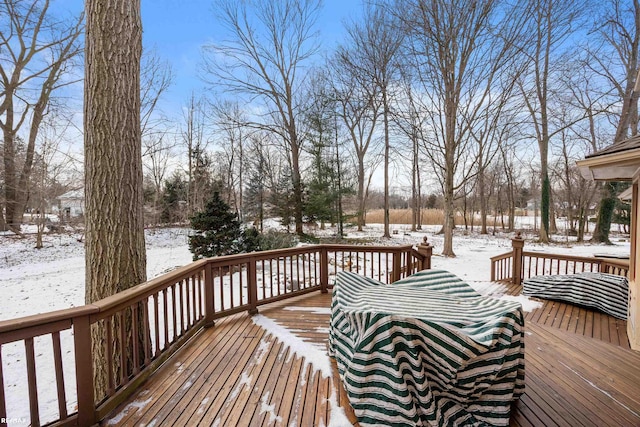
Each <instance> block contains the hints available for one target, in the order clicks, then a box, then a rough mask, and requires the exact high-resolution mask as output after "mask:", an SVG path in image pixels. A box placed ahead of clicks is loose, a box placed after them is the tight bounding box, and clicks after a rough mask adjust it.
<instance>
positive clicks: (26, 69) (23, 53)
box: [0, 0, 83, 232]
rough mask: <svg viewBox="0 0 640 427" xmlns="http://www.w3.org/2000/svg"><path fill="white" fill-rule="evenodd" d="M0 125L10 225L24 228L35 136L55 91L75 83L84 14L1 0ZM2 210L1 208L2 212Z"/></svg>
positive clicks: (21, 0)
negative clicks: (64, 17) (58, 15)
mask: <svg viewBox="0 0 640 427" xmlns="http://www.w3.org/2000/svg"><path fill="white" fill-rule="evenodd" d="M0 16H2V20H0V22H2V23H1V24H0V118H1V119H0V129H1V130H2V136H3V139H4V143H3V151H4V152H3V161H4V180H5V182H4V192H5V194H4V201H5V212H6V220H5V219H0V225H2V224H3V223H5V222H6V225H7V226H8V228H10V229H11V230H13V231H15V232H19V231H20V224H21V223H22V214H23V212H24V209H25V206H26V204H27V199H28V197H29V192H28V182H29V177H30V175H31V171H32V167H33V160H34V152H35V146H36V140H37V138H38V132H39V130H40V125H41V123H42V120H43V118H44V117H45V115H46V114H47V113H48V108H49V106H50V102H51V99H52V96H53V94H54V92H56V91H57V90H58V89H60V88H61V87H64V86H67V85H70V84H73V83H75V82H76V81H77V80H76V79H74V78H72V77H71V78H70V76H72V74H70V73H69V70H70V68H71V67H72V66H73V63H72V59H73V58H74V57H76V56H77V55H78V54H79V52H80V51H81V46H80V44H79V42H78V38H79V36H80V34H81V32H82V25H83V16H82V15H81V16H80V17H79V18H78V19H77V20H74V21H72V22H66V21H56V20H54V19H53V18H52V17H51V16H50V14H49V0H46V1H35V0H34V1H24V0H6V1H3V2H2V3H0ZM25 128H27V129H28V130H26V131H24V134H25V135H26V138H25V140H26V147H25V155H24V161H23V162H22V164H20V163H19V162H18V157H17V153H16V138H17V137H18V134H19V133H21V130H22V129H25ZM1 216H2V209H1V208H0V217H1Z"/></svg>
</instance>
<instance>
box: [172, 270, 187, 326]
mask: <svg viewBox="0 0 640 427" xmlns="http://www.w3.org/2000/svg"><path fill="white" fill-rule="evenodd" d="M175 286H176V289H177V292H178V297H179V298H178V299H179V300H180V335H182V334H184V331H186V330H187V328H186V326H185V315H186V313H185V306H186V303H185V295H184V280H180V281H179V282H178V283H176V285H175Z"/></svg>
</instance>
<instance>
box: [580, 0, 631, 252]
mask: <svg viewBox="0 0 640 427" xmlns="http://www.w3.org/2000/svg"><path fill="white" fill-rule="evenodd" d="M598 22H602V24H601V25H599V26H598V27H597V28H596V30H597V34H598V36H599V37H598V41H599V45H598V46H595V47H594V48H593V49H592V50H591V52H590V53H591V54H590V55H589V58H588V59H589V60H588V61H587V62H586V63H585V64H586V65H587V66H588V67H589V68H590V69H591V70H592V71H593V72H594V73H595V75H596V76H599V77H601V78H603V79H604V81H605V82H606V83H605V84H606V86H608V87H611V88H613V92H614V96H615V98H614V99H615V102H617V103H620V104H621V105H622V108H621V110H618V109H617V108H616V109H611V110H610V113H609V115H610V116H612V117H613V118H614V119H613V120H612V123H615V127H616V131H615V136H614V142H621V141H623V140H624V139H626V138H628V137H629V136H630V135H636V134H637V133H638V124H639V123H638V122H639V118H638V98H639V97H640V80H639V79H638V73H639V72H640V69H639V63H638V55H639V53H640V52H639V49H640V1H638V0H632V1H630V2H626V1H621V0H608V1H607V2H606V3H605V8H604V16H603V19H601V20H599V21H598ZM594 148H595V147H594ZM604 187H605V188H604V193H605V194H604V196H603V197H602V200H601V201H600V206H599V210H598V223H597V226H596V230H595V232H594V233H593V241H595V242H609V229H610V227H611V218H612V216H613V209H614V206H615V200H616V197H617V194H616V193H617V185H616V184H615V183H613V182H608V183H606V184H605V185H604Z"/></svg>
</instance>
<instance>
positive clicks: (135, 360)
mask: <svg viewBox="0 0 640 427" xmlns="http://www.w3.org/2000/svg"><path fill="white" fill-rule="evenodd" d="M131 326H132V327H131V344H132V345H131V347H132V352H131V363H132V364H133V366H132V368H133V374H134V375H138V373H139V372H140V341H139V340H140V338H139V336H138V331H139V330H140V319H138V303H135V304H133V305H132V306H131ZM145 329H146V328H145Z"/></svg>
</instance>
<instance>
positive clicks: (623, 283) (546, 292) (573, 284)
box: [522, 272, 629, 320]
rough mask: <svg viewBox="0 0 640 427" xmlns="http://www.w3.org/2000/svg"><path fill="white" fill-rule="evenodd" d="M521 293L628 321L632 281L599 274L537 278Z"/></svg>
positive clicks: (524, 283) (525, 284)
mask: <svg viewBox="0 0 640 427" xmlns="http://www.w3.org/2000/svg"><path fill="white" fill-rule="evenodd" d="M522 293H523V294H524V295H529V296H534V297H539V298H545V299H553V300H560V301H566V302H570V303H573V304H580V305H584V306H587V307H593V308H596V309H598V310H600V311H603V312H605V313H607V314H609V315H610V316H613V317H617V318H618V319H624V320H627V311H628V300H629V282H628V281H627V278H626V277H623V276H615V275H613V274H606V273H596V272H593V273H590V272H586V273H578V274H567V275H559V276H535V277H531V278H529V279H526V280H525V281H524V282H523V284H522Z"/></svg>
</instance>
